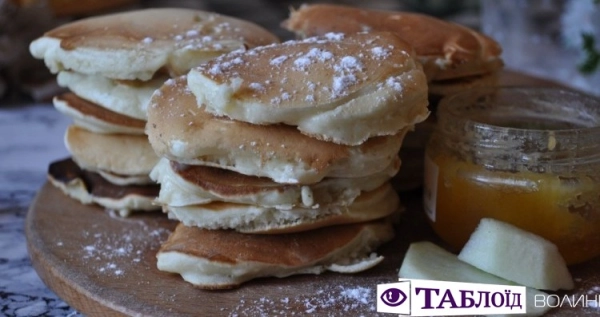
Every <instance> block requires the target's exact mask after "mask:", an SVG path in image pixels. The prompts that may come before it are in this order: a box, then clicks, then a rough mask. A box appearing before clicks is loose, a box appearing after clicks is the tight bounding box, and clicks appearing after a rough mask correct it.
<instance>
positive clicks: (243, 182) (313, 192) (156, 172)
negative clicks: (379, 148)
mask: <svg viewBox="0 0 600 317" xmlns="http://www.w3.org/2000/svg"><path fill="white" fill-rule="evenodd" d="M399 167H400V160H399V159H397V160H395V161H394V162H393V163H392V164H391V165H390V166H388V168H386V169H385V170H383V171H381V172H378V173H376V174H373V175H369V176H365V177H357V178H325V179H323V180H322V181H320V182H318V183H315V184H311V185H291V184H279V183H275V182H273V181H272V180H271V179H269V178H261V177H256V176H247V175H243V174H239V173H236V172H233V171H229V170H225V169H220V168H215V167H208V166H201V165H185V164H180V163H177V162H170V161H169V160H167V159H161V161H160V162H159V163H158V164H157V165H156V167H155V168H154V169H153V170H152V173H151V174H150V177H151V178H152V179H153V180H155V181H156V182H158V183H160V185H161V189H160V194H159V197H158V199H157V202H159V203H161V204H163V205H169V206H176V207H178V206H189V205H196V204H207V203H210V202H213V201H223V202H232V203H237V204H251V205H256V206H261V207H270V208H276V209H291V208H292V207H301V208H320V207H325V206H329V205H341V206H347V205H349V204H351V203H352V202H353V201H354V199H355V198H356V197H358V195H360V192H361V191H371V190H374V189H375V188H377V187H379V186H381V185H382V184H383V183H385V182H386V181H387V180H389V179H390V178H391V177H392V176H394V175H395V174H396V173H397V172H398V169H399Z"/></svg>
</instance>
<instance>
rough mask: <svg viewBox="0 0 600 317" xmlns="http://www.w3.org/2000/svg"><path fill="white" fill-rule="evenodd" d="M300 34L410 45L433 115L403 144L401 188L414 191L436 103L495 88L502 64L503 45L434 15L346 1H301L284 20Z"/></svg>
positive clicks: (288, 26) (421, 178) (301, 35)
mask: <svg viewBox="0 0 600 317" xmlns="http://www.w3.org/2000/svg"><path fill="white" fill-rule="evenodd" d="M282 25H283V27H284V28H286V29H288V30H289V31H292V32H294V33H295V34H296V35H297V36H298V37H299V38H305V37H312V36H318V35H323V34H326V33H329V32H340V33H344V34H353V33H356V32H382V31H385V32H393V33H394V34H396V35H398V36H399V37H400V38H402V39H403V40H405V41H406V42H407V43H408V44H410V45H411V46H412V47H413V48H414V50H415V53H416V54H417V59H418V60H419V62H420V63H421V64H422V65H423V69H424V71H425V75H426V76H427V82H428V93H429V102H430V108H431V109H432V110H434V115H432V116H430V117H429V119H428V120H427V121H426V122H425V123H424V124H420V125H418V127H417V129H416V131H415V133H410V134H409V137H407V139H406V142H405V143H404V146H403V147H402V153H401V155H400V156H401V158H402V160H403V168H402V169H401V172H400V173H399V174H398V177H397V178H396V179H395V186H396V188H397V189H400V190H404V189H412V188H415V187H418V186H420V185H421V183H422V180H423V160H424V155H423V153H424V148H425V144H426V143H427V140H428V139H429V135H430V134H431V131H432V130H433V128H434V126H435V121H436V120H435V106H436V104H437V103H438V101H439V100H440V99H441V98H443V97H444V96H448V95H452V94H454V93H457V92H460V91H462V90H466V89H471V88H476V87H483V86H494V85H496V84H497V82H498V77H499V73H500V71H501V70H502V68H503V65H504V63H503V62H502V59H501V57H500V54H501V52H502V49H501V47H500V45H499V44H498V43H497V42H496V41H494V40H493V39H491V38H489V37H488V36H485V35H484V34H481V33H479V32H477V31H474V30H472V29H469V28H467V27H464V26H462V25H458V24H455V23H451V22H448V21H444V20H440V19H437V18H434V17H431V16H427V15H423V14H417V13H410V12H394V11H379V10H369V9H362V8H355V7H349V6H343V5H330V4H314V5H303V6H301V7H300V8H298V10H293V11H292V12H291V14H290V17H289V18H288V19H287V20H286V21H284V22H283V23H282Z"/></svg>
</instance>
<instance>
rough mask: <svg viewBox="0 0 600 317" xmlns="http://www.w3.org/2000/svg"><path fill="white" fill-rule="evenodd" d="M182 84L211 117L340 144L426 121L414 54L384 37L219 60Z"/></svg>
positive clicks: (333, 37)
mask: <svg viewBox="0 0 600 317" xmlns="http://www.w3.org/2000/svg"><path fill="white" fill-rule="evenodd" d="M187 78H188V87H189V89H190V90H191V91H192V93H193V94H194V95H195V96H196V98H197V100H198V103H199V104H202V105H204V106H205V108H206V110H207V111H209V112H211V113H214V114H216V115H220V116H227V117H230V118H233V119H235V120H239V121H244V122H249V123H253V124H287V125H292V126H296V127H297V128H298V130H300V131H301V132H302V133H304V134H306V135H309V136H311V137H313V138H318V139H321V140H326V141H330V142H335V143H339V144H346V145H360V144H361V143H362V142H364V141H366V140H367V139H369V138H372V137H375V136H384V135H394V134H396V133H398V132H399V131H401V130H402V129H405V128H407V127H412V126H413V125H414V124H416V123H418V122H421V121H423V120H424V119H425V118H426V117H427V115H428V111H427V85H426V79H425V75H424V73H423V71H422V68H421V66H420V65H419V63H418V62H417V60H416V59H415V58H414V52H413V49H412V48H411V47H410V46H409V45H408V44H406V42H404V41H402V40H401V39H399V38H398V37H397V36H395V35H394V34H392V33H389V32H387V33H369V34H364V33H363V34H351V35H343V34H329V35H325V36H323V37H319V38H311V39H306V40H303V41H289V42H285V43H282V44H274V45H269V46H263V47H258V48H255V49H252V50H248V51H244V52H242V51H239V52H234V53H230V54H225V55H223V56H220V57H218V58H216V59H214V60H212V61H210V62H207V63H205V64H202V65H200V66H199V67H196V68H193V69H192V70H191V71H190V73H189V74H188V77H187Z"/></svg>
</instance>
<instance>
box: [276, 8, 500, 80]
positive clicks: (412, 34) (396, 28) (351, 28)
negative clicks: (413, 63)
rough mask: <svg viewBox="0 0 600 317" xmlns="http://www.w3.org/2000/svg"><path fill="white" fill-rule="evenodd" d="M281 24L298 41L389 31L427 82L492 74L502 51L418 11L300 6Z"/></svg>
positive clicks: (466, 30) (476, 35)
mask: <svg viewBox="0 0 600 317" xmlns="http://www.w3.org/2000/svg"><path fill="white" fill-rule="evenodd" d="M282 26H283V27H284V28H286V29H287V30H289V31H292V32H294V33H296V35H298V36H299V37H301V38H304V37H312V36H318V35H324V34H326V33H329V32H341V33H345V34H353V33H357V32H381V31H388V32H394V33H395V34H397V35H398V36H399V37H400V38H402V39H403V40H405V41H406V42H408V43H409V44H410V45H411V46H412V47H414V49H415V52H416V55H417V58H418V59H419V61H420V62H421V64H422V65H423V68H424V71H425V74H426V75H427V79H428V81H429V82H433V81H439V80H448V79H456V78H462V77H470V76H476V75H483V74H489V73H494V72H497V71H499V70H500V69H501V68H502V67H503V62H502V59H501V57H500V55H501V53H502V49H501V47H500V45H499V44H498V43H497V42H496V41H494V40H493V39H491V38H490V37H488V36H486V35H484V34H481V33H479V32H476V31H474V30H471V29H469V28H467V27H464V26H461V25H459V24H455V23H452V22H448V21H444V20H441V19H437V18H435V17H431V16H427V15H423V14H418V13H409V12H393V11H379V10H369V9H361V8H354V7H349V6H343V5H331V4H314V5H302V6H301V7H300V8H299V9H298V10H292V11H291V13H290V17H289V18H288V19H287V20H286V21H284V22H283V23H282Z"/></svg>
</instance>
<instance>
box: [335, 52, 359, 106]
mask: <svg viewBox="0 0 600 317" xmlns="http://www.w3.org/2000/svg"><path fill="white" fill-rule="evenodd" d="M333 69H334V71H335V76H334V77H333V82H332V86H331V89H332V95H333V97H338V96H343V95H345V94H346V93H347V89H348V88H349V87H350V86H352V85H353V84H356V82H357V78H356V73H358V72H361V71H362V69H363V66H362V63H361V62H360V61H359V60H358V59H357V58H356V57H354V56H344V57H342V58H341V59H340V61H339V63H337V64H335V65H334V66H333Z"/></svg>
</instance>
